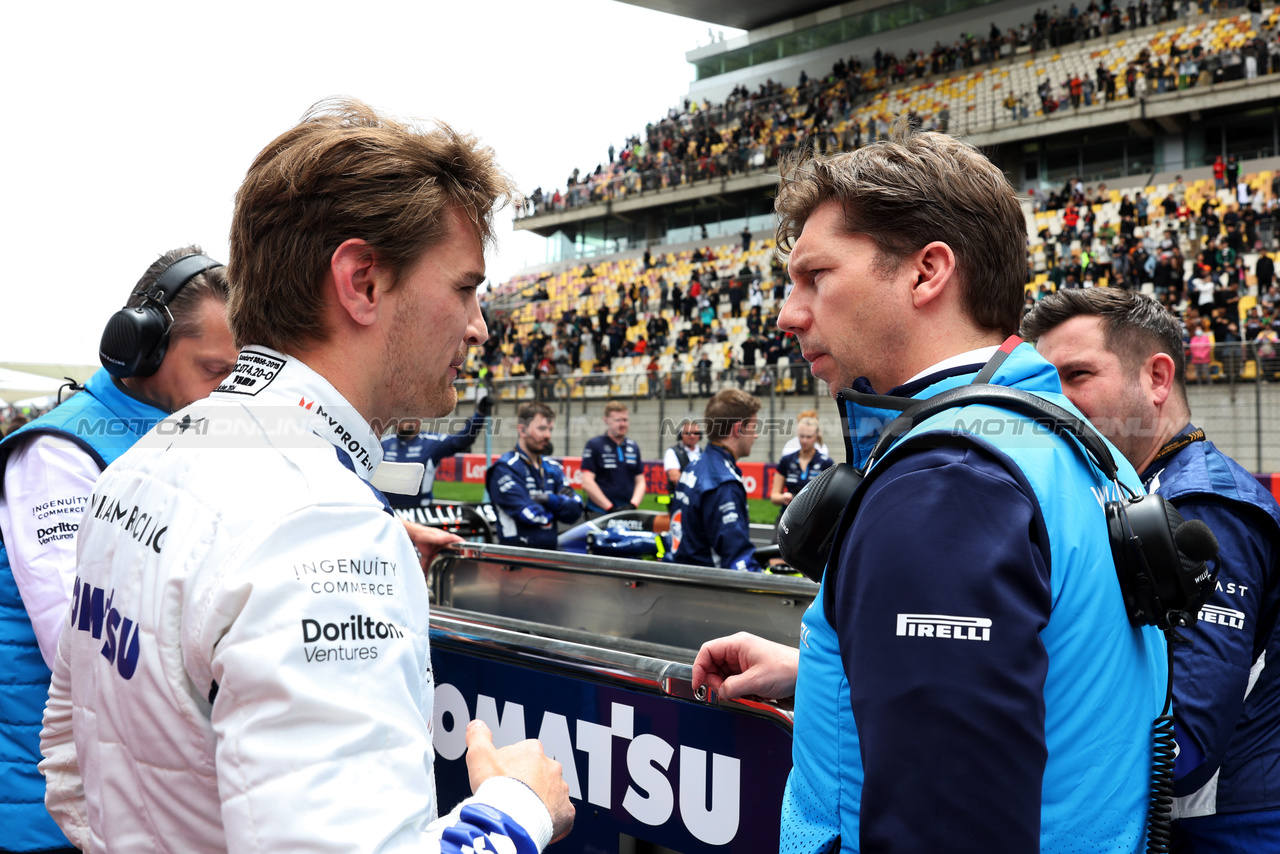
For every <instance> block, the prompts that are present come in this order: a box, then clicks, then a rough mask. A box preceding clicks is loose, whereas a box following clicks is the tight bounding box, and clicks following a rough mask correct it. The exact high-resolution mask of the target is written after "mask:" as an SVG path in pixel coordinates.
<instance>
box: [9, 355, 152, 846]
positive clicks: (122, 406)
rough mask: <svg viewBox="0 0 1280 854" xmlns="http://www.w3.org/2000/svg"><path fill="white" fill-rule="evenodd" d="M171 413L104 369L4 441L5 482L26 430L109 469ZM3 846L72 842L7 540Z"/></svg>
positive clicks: (39, 673)
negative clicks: (56, 788)
mask: <svg viewBox="0 0 1280 854" xmlns="http://www.w3.org/2000/svg"><path fill="white" fill-rule="evenodd" d="M165 417H166V413H164V412H162V411H161V410H159V409H156V408H155V407H153V406H150V405H148V404H146V403H142V402H141V401H138V400H135V399H133V398H132V397H129V396H128V395H127V394H125V393H124V392H122V391H121V390H120V389H118V388H116V386H115V383H113V382H112V380H111V375H110V374H108V373H107V372H106V371H105V370H99V371H98V372H97V373H95V374H94V375H93V376H92V377H90V378H89V381H88V382H87V383H85V390H84V391H82V392H80V393H79V394H77V395H74V396H73V397H71V398H70V399H69V400H67V402H66V403H63V404H62V405H61V406H58V407H56V408H54V409H53V411H51V412H49V413H48V414H46V415H43V416H41V417H40V418H37V419H36V420H35V421H32V422H31V423H30V424H27V425H25V426H24V427H22V428H21V429H20V430H15V431H14V432H13V433H11V434H10V435H9V436H6V437H5V439H4V441H2V442H0V489H2V488H3V483H4V480H3V478H4V469H5V465H6V463H7V462H8V457H9V454H10V453H11V452H12V451H13V449H14V447H15V445H16V444H17V442H18V439H19V437H22V438H26V437H29V436H33V435H37V434H50V435H55V436H61V437H63V438H66V439H70V440H71V441H73V442H75V443H76V444H78V445H80V446H81V447H82V448H83V449H84V450H85V452H86V453H87V454H89V456H90V457H92V458H93V459H94V461H95V462H97V463H98V465H100V466H101V467H103V468H106V467H107V466H108V465H109V464H111V463H112V462H113V461H114V460H115V459H116V458H117V457H119V456H120V455H121V454H123V453H124V452H125V451H127V450H128V449H129V448H131V447H133V445H134V443H135V442H137V441H138V440H139V439H140V438H142V436H143V434H145V433H146V432H147V431H148V430H150V429H151V427H152V426H153V425H154V424H155V423H156V422H157V421H159V420H161V419H163V418H165ZM0 648H2V649H3V650H4V657H5V666H4V667H3V668H0V847H2V848H3V849H4V850H7V851H42V850H46V849H50V848H66V847H68V845H69V843H68V842H67V839H66V837H65V836H63V834H62V831H61V830H59V829H58V826H57V825H56V824H54V822H53V819H52V818H50V817H49V813H48V812H47V811H46V810H45V808H44V777H43V776H42V775H41V774H40V772H39V771H38V770H37V769H36V764H37V763H38V762H39V761H40V725H41V724H40V722H41V718H42V717H43V716H44V704H45V701H46V700H47V699H48V696H49V679H50V676H51V674H50V673H49V668H48V667H47V666H46V665H45V663H44V658H43V657H42V656H41V655H40V647H39V645H38V644H37V643H36V635H35V631H34V629H32V627H31V620H30V619H29V618H28V617H27V611H26V608H25V607H24V606H23V604H22V597H21V596H20V595H19V594H18V585H17V583H16V582H15V581H14V577H13V571H12V569H11V568H10V565H9V555H8V553H7V552H6V551H5V547H4V544H3V543H2V542H0Z"/></svg>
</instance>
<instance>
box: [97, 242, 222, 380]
mask: <svg viewBox="0 0 1280 854" xmlns="http://www.w3.org/2000/svg"><path fill="white" fill-rule="evenodd" d="M222 266H225V265H224V264H223V263H222V262H221V261H215V260H213V259H212V258H210V257H209V256H207V255H201V254H199V253H195V254H192V255H184V256H182V257H181V258H179V259H178V260H177V261H174V262H173V263H172V264H170V265H169V266H168V267H167V268H165V270H164V272H163V273H161V274H160V277H159V278H158V279H156V281H155V284H153V285H152V286H151V287H149V288H148V289H147V290H145V291H142V292H141V294H142V297H143V300H142V305H139V306H138V307H136V308H129V307H128V306H126V307H125V308H122V309H120V310H119V311H117V312H116V313H115V314H113V315H111V319H110V320H108V321H107V328H106V329H104V330H102V342H101V343H100V344H99V345H98V359H99V360H100V361H101V362H102V366H103V367H104V368H106V369H107V372H108V373H110V374H111V375H112V376H115V377H119V378H121V379H125V378H127V377H149V376H151V375H152V374H154V373H155V372H156V371H158V370H159V369H160V363H161V362H163V361H164V354H165V352H166V351H167V350H168V349H169V330H170V328H172V326H173V314H172V312H170V311H169V304H170V303H171V302H173V299H174V297H176V296H177V295H178V292H179V291H181V290H182V288H183V286H184V285H186V283H187V282H189V281H191V280H192V279H194V278H195V277H196V276H198V275H200V274H201V273H203V272H205V271H206V270H212V269H214V268H215V267H222ZM134 293H135V295H136V294H137V293H138V292H137V291H135V292H134Z"/></svg>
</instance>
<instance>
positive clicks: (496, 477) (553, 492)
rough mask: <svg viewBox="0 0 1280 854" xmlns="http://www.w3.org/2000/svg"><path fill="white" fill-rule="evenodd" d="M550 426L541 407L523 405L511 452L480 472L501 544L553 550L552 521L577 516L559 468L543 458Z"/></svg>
mask: <svg viewBox="0 0 1280 854" xmlns="http://www.w3.org/2000/svg"><path fill="white" fill-rule="evenodd" d="M555 425H556V414H555V411H554V410H552V408H551V407H549V406H547V405H546V404H545V403H526V404H523V405H522V406H521V407H520V409H519V410H518V411H517V413H516V434H517V435H518V436H519V439H517V441H516V449H515V450H514V451H509V452H507V453H506V454H503V455H502V456H501V457H499V458H498V460H497V461H496V462H494V464H493V465H491V466H490V467H489V471H488V472H486V473H485V484H486V485H487V486H488V489H489V500H490V501H492V502H493V504H494V506H495V507H496V508H497V509H498V542H500V543H502V544H503V545H507V546H529V547H531V548H536V549H554V548H555V547H556V535H557V531H556V522H557V521H559V522H566V523H567V522H574V521H577V519H578V517H579V516H581V515H582V498H581V497H579V495H578V493H576V492H575V491H574V490H573V487H571V486H569V484H568V482H567V481H566V480H565V476H564V467H563V466H561V465H560V463H558V462H556V461H555V460H553V459H551V458H550V456H548V455H549V454H550V453H551V433H552V430H553V429H554V428H555Z"/></svg>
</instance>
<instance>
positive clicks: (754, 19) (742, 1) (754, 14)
mask: <svg viewBox="0 0 1280 854" xmlns="http://www.w3.org/2000/svg"><path fill="white" fill-rule="evenodd" d="M620 2H623V3H629V4H630V5H632V6H642V7H644V8H645V9H653V10H654V11H656V12H666V13H667V14H669V15H679V16H680V17H682V18H692V19H694V20H695V21H706V22H707V23H710V24H719V25H720V26H722V27H736V28H737V29H740V30H754V29H757V28H758V27H765V26H768V25H769V24H775V23H777V22H778V21H785V20H787V19H789V18H796V17H799V16H801V15H807V14H809V13H810V12H817V11H819V10H822V9H826V8H828V7H830V6H835V5H839V4H838V3H833V2H832V0H620Z"/></svg>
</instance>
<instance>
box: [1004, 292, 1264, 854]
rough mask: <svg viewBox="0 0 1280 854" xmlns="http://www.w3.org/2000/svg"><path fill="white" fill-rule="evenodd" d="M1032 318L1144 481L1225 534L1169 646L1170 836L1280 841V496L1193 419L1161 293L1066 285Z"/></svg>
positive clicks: (1072, 394) (1219, 846)
mask: <svg viewBox="0 0 1280 854" xmlns="http://www.w3.org/2000/svg"><path fill="white" fill-rule="evenodd" d="M1022 330H1023V335H1024V337H1026V338H1027V340H1029V341H1031V340H1034V341H1035V342H1036V349H1037V350H1038V351H1039V352H1040V354H1041V355H1043V356H1044V357H1045V358H1046V359H1048V360H1049V361H1050V362H1053V364H1054V365H1056V366H1057V368H1058V373H1059V375H1060V376H1061V378H1062V389H1063V391H1064V392H1066V395H1067V397H1069V398H1071V401H1072V402H1073V403H1075V404H1076V406H1078V407H1079V408H1080V410H1081V411H1082V412H1083V413H1084V414H1085V415H1087V416H1089V419H1090V420H1091V421H1092V422H1093V423H1094V425H1095V426H1097V427H1098V429H1099V430H1100V431H1101V432H1102V433H1103V434H1104V435H1106V436H1107V438H1109V439H1111V441H1112V442H1113V443H1115V446H1116V447H1117V448H1119V449H1120V451H1121V452H1122V453H1124V455H1125V456H1126V457H1127V458H1128V459H1129V461H1130V462H1131V463H1133V465H1134V467H1135V468H1136V469H1137V470H1138V472H1139V474H1140V475H1141V476H1142V480H1143V484H1144V485H1145V486H1146V488H1147V491H1148V492H1151V493H1154V494H1156V495H1160V496H1163V497H1164V498H1165V500H1166V501H1168V502H1170V503H1171V504H1173V506H1174V507H1176V508H1177V509H1178V512H1179V513H1181V514H1182V516H1183V518H1186V519H1199V520H1201V521H1203V522H1204V523H1205V524H1206V525H1208V526H1209V527H1210V528H1211V529H1212V530H1213V532H1214V535H1215V536H1216V537H1217V539H1218V562H1219V570H1218V583H1217V589H1216V591H1215V592H1214V594H1213V595H1212V596H1211V597H1210V598H1209V601H1208V602H1206V603H1205V605H1204V607H1203V608H1202V609H1201V611H1200V619H1199V621H1198V622H1197V623H1196V624H1195V626H1193V627H1192V628H1190V629H1180V630H1179V631H1180V632H1181V633H1182V634H1183V635H1185V636H1186V637H1187V639H1188V640H1190V643H1186V644H1177V645H1175V646H1174V653H1173V717H1174V729H1175V733H1176V736H1177V742H1178V758H1177V762H1176V763H1175V764H1174V794H1176V795H1178V796H1179V797H1178V800H1177V801H1176V813H1177V819H1178V820H1177V822H1176V824H1175V840H1176V842H1175V846H1174V848H1175V850H1177V851H1179V852H1193V854H1219V853H1220V852H1237V851H1248V852H1254V851H1280V782H1278V781H1277V776H1276V763H1277V757H1280V671H1277V669H1276V667H1275V666H1274V664H1273V662H1275V661H1276V660H1277V659H1280V633H1278V632H1277V609H1280V507H1278V506H1277V505H1276V500H1275V499H1274V498H1273V497H1272V496H1271V495H1270V493H1268V492H1267V491H1266V490H1264V489H1263V488H1262V486H1261V484H1259V483H1258V481H1257V479H1255V478H1254V477H1253V476H1252V475H1251V474H1249V473H1248V472H1247V471H1245V470H1244V469H1243V468H1241V466H1240V465H1239V464H1238V463H1236V461H1235V460H1233V459H1231V458H1230V457H1228V456H1227V455H1226V454H1224V453H1222V451H1220V450H1218V449H1217V448H1216V447H1215V446H1214V444H1213V442H1212V441H1210V440H1209V438H1208V437H1207V436H1206V434H1205V431H1204V430H1201V429H1198V428H1197V427H1196V426H1195V425H1194V424H1192V423H1191V408H1190V406H1189V404H1188V403H1187V395H1186V360H1185V357H1184V353H1183V349H1182V330H1181V326H1180V324H1179V323H1178V321H1177V319H1176V318H1174V317H1173V315H1171V314H1169V312H1168V311H1166V310H1165V308H1164V307H1163V306H1162V305H1160V304H1159V303H1158V302H1156V301H1155V300H1153V299H1150V298H1149V297H1145V296H1142V295H1141V294H1137V293H1133V292H1131V291H1124V290H1120V289H1118V288H1090V289H1088V290H1070V291H1059V292H1058V293H1057V294H1054V295H1053V296H1050V297H1046V298H1045V299H1043V300H1041V301H1040V302H1039V303H1038V304H1037V305H1036V307H1035V309H1034V310H1033V311H1032V312H1031V314H1029V315H1028V316H1027V318H1026V319H1025V320H1024V321H1023V324H1022Z"/></svg>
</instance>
